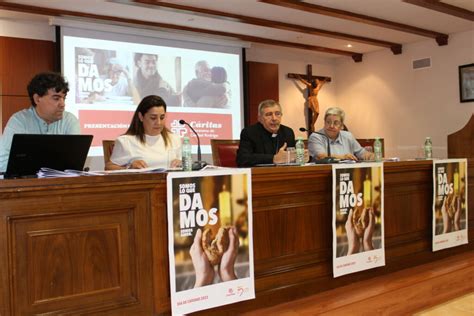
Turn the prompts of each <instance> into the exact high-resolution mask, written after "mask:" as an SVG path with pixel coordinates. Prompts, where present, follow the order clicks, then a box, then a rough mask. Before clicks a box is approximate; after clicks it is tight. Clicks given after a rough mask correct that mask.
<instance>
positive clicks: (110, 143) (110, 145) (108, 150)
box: [102, 139, 115, 164]
mask: <svg viewBox="0 0 474 316" xmlns="http://www.w3.org/2000/svg"><path fill="white" fill-rule="evenodd" d="M114 145H115V140H105V139H104V140H103V141H102V149H103V150H104V163H105V164H106V163H108V162H109V161H110V156H111V155H112V151H113V150H114Z"/></svg>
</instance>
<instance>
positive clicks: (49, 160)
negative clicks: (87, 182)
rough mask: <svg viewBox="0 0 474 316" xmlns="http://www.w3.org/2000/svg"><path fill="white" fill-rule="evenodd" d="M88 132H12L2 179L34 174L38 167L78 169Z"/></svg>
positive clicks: (89, 139) (86, 149)
mask: <svg viewBox="0 0 474 316" xmlns="http://www.w3.org/2000/svg"><path fill="white" fill-rule="evenodd" d="M91 142H92V135H41V134H15V135H13V140H12V146H11V149H10V156H9V158H8V165H7V170H6V172H5V176H4V177H5V178H17V177H34V176H36V173H37V172H38V170H39V169H40V168H42V167H47V168H52V169H57V170H65V169H74V170H82V169H83V168H84V163H85V161H86V158H87V153H88V151H89V147H90V145H91Z"/></svg>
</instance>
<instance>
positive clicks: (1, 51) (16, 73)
mask: <svg viewBox="0 0 474 316" xmlns="http://www.w3.org/2000/svg"><path fill="white" fill-rule="evenodd" d="M55 58H56V57H55V43H54V42H50V41H42V40H34V39H23V38H13V37H0V97H6V96H8V97H27V96H28V92H27V90H26V86H27V85H28V82H29V81H30V80H31V78H32V77H33V76H34V75H35V74H37V73H38V72H42V71H53V70H54V62H55ZM29 104H30V102H29V101H28V102H27V103H23V102H18V103H16V102H11V103H10V102H8V100H7V101H6V100H5V99H4V100H2V102H1V111H2V115H1V118H2V130H3V129H4V127H5V124H6V123H7V121H8V119H9V118H10V116H11V115H12V114H13V113H15V112H17V111H19V110H21V109H23V108H25V107H28V106H29Z"/></svg>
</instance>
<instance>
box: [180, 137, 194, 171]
mask: <svg viewBox="0 0 474 316" xmlns="http://www.w3.org/2000/svg"><path fill="white" fill-rule="evenodd" d="M181 150H182V155H181V157H182V158H181V159H182V161H183V171H191V170H192V169H193V158H192V155H191V143H190V142H189V138H188V137H184V138H183V147H182V149H181Z"/></svg>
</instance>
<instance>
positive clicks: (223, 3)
mask: <svg viewBox="0 0 474 316" xmlns="http://www.w3.org/2000/svg"><path fill="white" fill-rule="evenodd" d="M5 2H11V3H19V4H26V5H31V6H41V7H48V8H54V9H60V10H69V11H77V12H85V13H91V14H99V15H107V16H114V17H121V18H129V19H137V20H143V21H152V22H160V23H169V24H175V25H184V26H188V27H194V28H201V29H209V30H218V31H223V32H229V33H238V34H244V35H251V36H257V37H262V38H269V39H275V40H280V41H287V42H294V43H303V44H307V45H317V46H322V47H328V48H335V49H340V50H346V51H353V52H358V53H366V52H371V51H376V50H380V49H388V48H383V47H379V46H372V45H368V44H362V43H357V42H349V41H347V40H339V39H333V38H328V37H323V36H315V35H310V34H304V33H299V32H293V31H286V30H279V29H274V28H269V27H262V26H256V25H250V24H244V23H239V22H234V21H231V20H225V19H218V18H213V17H209V16H203V15H196V14H190V13H182V12H180V11H176V10H170V9H166V8H161V7H157V6H139V5H136V4H131V1H127V0H115V1H105V0H80V1H78V0H12V1H5ZM165 2H171V3H174V4H181V5H188V6H193V7H199V8H206V9H212V10H217V11H225V12H229V13H234V14H240V15H245V16H251V17H258V18H262V19H267V20H274V21H280V22H286V23H291V24H296V25H304V26H308V27H313V28H318V29H325V30H329V31H335V32H341V33H348V34H352V35H359V36H364V37H369V38H374V39H379V40H384V41H389V42H395V43H400V44H407V43H412V42H417V41H424V40H432V41H433V42H434V43H435V40H434V39H430V38H428V37H423V36H419V35H414V34H409V33H404V32H400V31H395V30H390V29H386V28H382V27H377V26H371V25H368V24H362V23H357V22H351V21H346V20H342V19H339V18H333V17H329V16H323V15H318V14H314V13H310V12H303V11H300V10H294V9H289V8H284V7H279V6H275V5H271V4H266V3H261V2H258V1H257V0H174V1H171V0H167V1H165ZM304 2H307V3H311V4H317V5H322V6H327V7H331V8H335V9H341V10H345V11H350V12H353V13H358V14H364V15H368V16H372V17H377V18H381V19H385V20H389V21H393V22H398V23H403V24H408V25H411V26H416V27H419V28H424V29H427V30H431V31H435V32H440V33H445V34H448V35H449V34H453V33H457V32H462V31H467V30H473V29H474V22H472V21H468V20H465V19H461V18H458V17H454V16H451V15H447V14H444V13H439V12H436V11H432V10H428V9H425V8H422V7H419V6H415V5H412V4H408V3H404V2H402V1H401V0H306V1H304ZM443 2H444V3H447V4H451V5H455V6H458V7H462V8H465V9H468V10H470V11H474V0H444V1H443ZM25 17H26V15H24V14H18V13H14V12H11V11H2V10H0V18H2V19H5V18H9V19H24V18H25ZM30 17H31V15H28V18H30ZM43 18H46V17H40V19H43ZM108 23H110V22H108ZM347 44H352V47H351V48H348V47H347ZM448 45H449V42H448ZM473 47H474V39H473ZM322 54H323V55H324V56H325V57H329V58H331V57H339V56H338V55H331V54H326V53H322ZM473 54H474V52H473Z"/></svg>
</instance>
